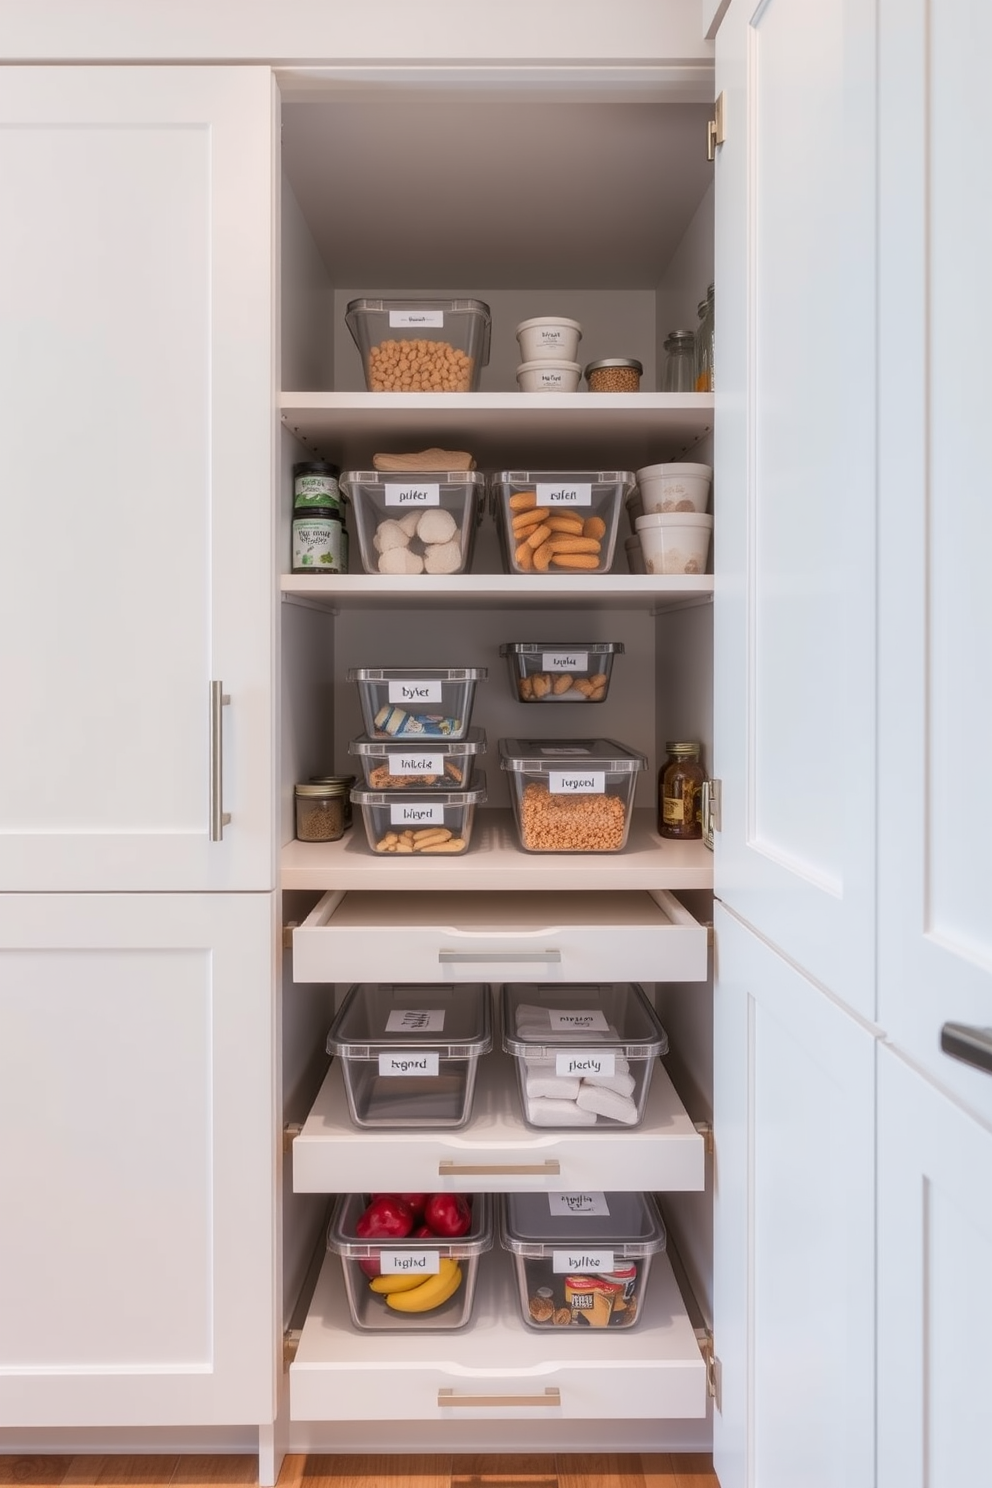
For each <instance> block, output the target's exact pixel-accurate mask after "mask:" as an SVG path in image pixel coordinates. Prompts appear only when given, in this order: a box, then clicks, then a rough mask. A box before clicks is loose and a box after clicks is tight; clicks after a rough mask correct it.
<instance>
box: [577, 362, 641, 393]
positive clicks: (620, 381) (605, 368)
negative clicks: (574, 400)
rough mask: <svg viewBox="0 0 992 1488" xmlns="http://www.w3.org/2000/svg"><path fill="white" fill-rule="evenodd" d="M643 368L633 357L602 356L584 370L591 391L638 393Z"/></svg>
mask: <svg viewBox="0 0 992 1488" xmlns="http://www.w3.org/2000/svg"><path fill="white" fill-rule="evenodd" d="M643 372H644V368H643V367H642V366H641V364H640V362H638V361H635V359H634V358H633V357H604V358H603V359H602V360H601V361H598V362H590V363H589V365H588V367H587V368H586V371H585V378H586V382H587V383H588V384H589V391H590V392H591V393H639V392H640V390H641V376H642V374H643Z"/></svg>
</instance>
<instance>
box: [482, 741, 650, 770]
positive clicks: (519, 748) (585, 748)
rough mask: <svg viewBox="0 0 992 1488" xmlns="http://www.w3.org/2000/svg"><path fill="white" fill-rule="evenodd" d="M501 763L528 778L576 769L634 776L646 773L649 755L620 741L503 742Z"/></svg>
mask: <svg viewBox="0 0 992 1488" xmlns="http://www.w3.org/2000/svg"><path fill="white" fill-rule="evenodd" d="M499 763H500V768H501V769H503V770H522V771H525V772H526V773H527V774H528V775H535V774H536V775H546V774H548V773H549V772H550V771H552V770H563V769H572V768H574V767H578V768H580V769H588V770H605V771H606V772H607V773H608V774H610V775H624V774H626V775H632V774H633V773H634V772H635V771H636V770H646V769H647V764H648V762H647V757H646V756H645V755H643V754H638V753H637V752H636V751H635V750H633V749H628V748H627V747H626V745H624V744H618V743H617V741H616V739H500V741H499Z"/></svg>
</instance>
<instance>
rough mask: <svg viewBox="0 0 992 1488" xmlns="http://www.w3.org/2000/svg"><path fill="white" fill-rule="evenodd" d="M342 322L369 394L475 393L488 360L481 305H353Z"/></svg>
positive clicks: (487, 326) (486, 321) (485, 312)
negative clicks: (345, 326)
mask: <svg viewBox="0 0 992 1488" xmlns="http://www.w3.org/2000/svg"><path fill="white" fill-rule="evenodd" d="M345 321H346V323H347V326H348V329H349V330H350V331H351V334H352V337H353V338H354V341H355V345H356V346H357V347H358V350H359V351H360V352H361V355H362V366H363V367H364V369H365V385H366V387H367V388H368V391H369V392H370V393H475V392H478V388H479V378H480V375H481V373H482V369H483V367H484V366H486V364H487V363H488V361H489V335H490V330H491V327H492V317H491V315H490V312H489V306H488V305H487V304H485V303H484V301H482V300H440V299H436V300H434V299H432V300H414V299H410V300H369V299H364V300H352V301H351V302H350V303H349V305H348V308H347V311H346V312H345Z"/></svg>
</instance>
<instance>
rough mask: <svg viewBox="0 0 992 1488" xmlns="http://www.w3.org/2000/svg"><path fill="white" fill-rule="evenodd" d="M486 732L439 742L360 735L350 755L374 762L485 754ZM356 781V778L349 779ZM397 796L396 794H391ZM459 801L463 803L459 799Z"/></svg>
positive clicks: (471, 732) (433, 797) (476, 731)
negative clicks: (399, 757) (404, 757)
mask: <svg viewBox="0 0 992 1488" xmlns="http://www.w3.org/2000/svg"><path fill="white" fill-rule="evenodd" d="M485 752H486V731H485V729H481V728H472V729H469V731H468V733H467V734H466V735H465V737H464V739H446V738H440V739H436V738H435V737H434V736H433V735H431V737H430V738H424V737H423V735H421V736H420V737H419V738H417V737H414V738H412V739H410V738H403V739H370V738H369V736H368V734H359V736H358V738H357V739H352V741H351V743H350V744H349V745H348V753H349V754H359V755H368V756H371V757H373V758H375V759H381V757H382V756H383V755H384V754H485ZM349 778H350V779H351V780H354V778H355V777H354V775H352V776H350V777H349ZM392 794H393V795H395V792H393V793H392ZM459 799H462V798H461V797H459ZM431 800H432V801H436V800H437V794H436V793H433V794H432V795H431Z"/></svg>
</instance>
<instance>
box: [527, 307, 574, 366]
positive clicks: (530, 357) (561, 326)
mask: <svg viewBox="0 0 992 1488" xmlns="http://www.w3.org/2000/svg"><path fill="white" fill-rule="evenodd" d="M581 340H582V326H581V325H580V323H579V322H578V321H577V320H565V319H564V318H563V317H562V316H558V315H535V316H533V317H532V318H531V319H530V320H522V321H521V322H520V324H519V325H518V326H517V345H518V346H519V347H520V360H521V361H522V362H537V361H541V360H544V359H545V358H548V357H550V358H551V359H552V360H557V361H562V362H574V361H575V358H576V357H577V356H578V354H579V342H580V341H581ZM581 371H582V368H581V367H580V368H579V372H580V373H581Z"/></svg>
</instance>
